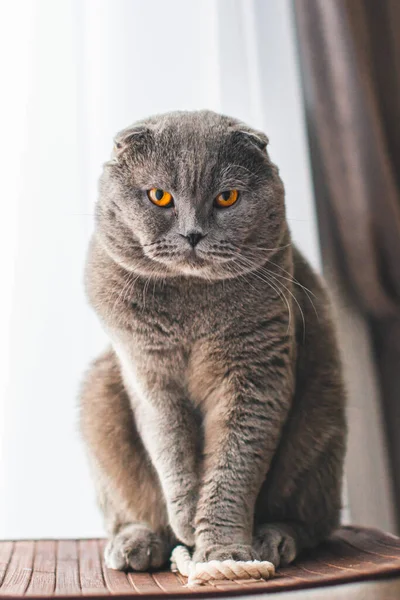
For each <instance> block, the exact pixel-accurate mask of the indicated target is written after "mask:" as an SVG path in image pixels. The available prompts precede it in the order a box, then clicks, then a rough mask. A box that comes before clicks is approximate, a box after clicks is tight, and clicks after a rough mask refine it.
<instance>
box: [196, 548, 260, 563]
mask: <svg viewBox="0 0 400 600" xmlns="http://www.w3.org/2000/svg"><path fill="white" fill-rule="evenodd" d="M258 559H259V556H258V554H257V552H256V550H255V549H254V548H253V547H252V546H247V545H245V544H227V545H225V546H224V545H220V544H211V545H209V546H205V547H202V548H197V549H196V551H195V553H194V556H193V560H194V561H195V562H209V561H210V560H220V561H222V560H241V561H248V560H258Z"/></svg>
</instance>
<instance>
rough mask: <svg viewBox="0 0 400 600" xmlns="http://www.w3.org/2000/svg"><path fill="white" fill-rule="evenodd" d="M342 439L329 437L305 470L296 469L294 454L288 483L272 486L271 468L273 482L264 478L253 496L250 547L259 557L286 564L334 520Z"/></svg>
mask: <svg viewBox="0 0 400 600" xmlns="http://www.w3.org/2000/svg"><path fill="white" fill-rule="evenodd" d="M340 444H341V445H342V446H343V441H340V440H339V439H338V437H336V439H335V440H332V444H329V445H328V446H327V448H326V451H325V452H324V453H323V454H322V455H321V456H319V457H318V459H317V460H316V461H315V462H313V464H312V465H310V466H309V469H308V471H307V472H305V473H304V472H302V473H301V474H300V473H299V472H298V470H297V469H296V462H295V459H294V456H293V457H292V459H293V460H292V465H293V477H292V478H290V479H289V478H288V479H287V480H286V486H284V485H283V486H282V487H279V488H276V487H275V486H274V483H275V482H274V481H273V480H274V477H273V476H274V473H275V469H273V471H272V473H271V475H272V478H271V479H272V481H271V483H272V486H271V487H269V486H268V481H267V482H266V484H265V488H264V486H263V488H262V490H261V493H260V496H259V498H258V500H257V508H256V519H257V520H258V524H256V526H255V528H254V537H253V547H254V549H255V551H256V552H257V554H258V555H259V557H260V559H261V560H269V561H270V562H272V563H273V564H274V565H275V567H279V566H285V565H288V564H289V563H291V562H292V561H293V560H294V559H295V558H296V556H297V555H298V554H299V553H300V552H301V551H302V550H305V549H310V548H313V547H315V546H317V545H318V543H319V542H321V541H322V540H323V539H325V538H327V537H328V536H329V534H330V533H331V532H332V531H333V530H334V529H335V528H336V527H337V526H338V524H339V521H340V507H341V477H342V461H343V448H340ZM304 458H306V457H305V456H304ZM276 467H277V468H279V460H278V461H277V463H276ZM296 476H299V479H297V480H296ZM276 482H277V481H276ZM277 483H278V482H277ZM280 483H283V482H282V480H280ZM263 519H265V522H262V521H263Z"/></svg>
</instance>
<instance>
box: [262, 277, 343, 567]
mask: <svg viewBox="0 0 400 600" xmlns="http://www.w3.org/2000/svg"><path fill="white" fill-rule="evenodd" d="M302 275H303V278H302V279H301V281H302V283H304V285H306V286H307V287H308V288H310V289H311V290H312V291H313V292H315V295H316V297H318V298H320V299H321V300H320V302H319V304H317V300H316V299H314V302H315V303H316V311H317V315H318V316H317V315H316V313H315V312H314V309H313V307H312V306H311V303H310V301H309V299H307V298H305V296H304V294H299V296H298V299H299V302H300V303H301V305H302V306H303V312H304V317H305V323H306V329H305V334H304V337H303V331H302V328H301V327H300V329H299V338H300V340H299V343H298V358H297V363H298V375H297V386H296V394H295V397H294V401H293V404H292V407H291V410H290V412H289V415H288V419H287V423H286V425H285V427H284V430H283V434H282V438H281V441H280V444H279V447H278V450H277V453H276V456H275V458H274V461H273V464H272V467H271V470H270V472H269V473H268V475H267V477H266V480H265V482H264V484H263V486H262V488H261V491H260V494H259V497H258V499H257V504H256V511H255V512H256V515H255V516H256V521H255V522H256V527H255V531H254V547H255V549H256V551H257V552H258V553H259V554H260V557H261V558H262V559H264V560H270V561H271V562H273V563H274V564H275V565H276V566H278V565H279V564H282V565H284V564H288V563H289V562H291V561H292V560H293V559H294V558H295V556H297V554H298V553H299V552H300V551H301V550H303V549H307V548H312V547H314V546H316V545H317V544H318V543H319V542H320V541H322V540H323V539H325V538H326V537H328V536H329V535H330V533H331V532H332V531H333V530H334V529H335V528H336V527H337V526H338V524H339V521H340V510H341V506H342V497H341V495H342V477H343V463H344V455H345V446H346V420H345V390H344V386H343V381H342V375H341V366H340V359H339V355H338V349H337V343H336V339H335V332H334V328H333V325H332V323H331V318H330V311H329V307H328V306H327V304H326V301H325V300H324V296H325V295H324V292H323V290H321V289H320V287H319V286H318V281H316V280H315V278H314V276H312V273H311V271H310V270H309V268H308V270H307V271H306V273H302ZM305 275H308V277H307V278H305Z"/></svg>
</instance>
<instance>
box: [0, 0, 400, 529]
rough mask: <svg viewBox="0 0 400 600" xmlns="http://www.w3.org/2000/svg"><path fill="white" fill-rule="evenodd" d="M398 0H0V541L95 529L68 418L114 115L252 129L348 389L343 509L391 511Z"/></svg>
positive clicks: (391, 518) (397, 369) (83, 342)
mask: <svg viewBox="0 0 400 600" xmlns="http://www.w3.org/2000/svg"><path fill="white" fill-rule="evenodd" d="M399 31H400V3H399V2H397V0H380V1H379V2H378V1H377V0H294V1H292V0H190V1H188V0H57V2H54V0H14V1H13V2H2V3H0V74H1V82H2V93H1V95H0V131H1V140H2V143H1V144H0V171H1V209H2V210H1V218H0V273H1V279H0V281H1V292H0V332H1V335H0V436H1V442H0V538H29V537H38V538H46V537H89V536H100V535H102V534H103V528H102V523H101V519H100V515H99V513H98V510H97V507H96V504H95V498H94V490H93V486H92V482H91V480H90V478H89V472H88V467H87V464H86V458H85V454H84V451H83V447H82V445H81V443H80V440H79V435H78V427H77V417H78V414H77V396H78V390H79V385H80V381H81V380H82V374H83V372H84V371H85V369H86V368H87V365H88V363H89V361H90V360H91V359H92V358H94V357H95V356H96V354H98V353H99V352H100V351H101V350H102V349H103V347H104V346H105V345H106V343H107V340H106V337H105V335H104V334H103V332H102V331H101V328H100V325H99V323H98V322H97V319H96V317H95V316H94V314H93V313H92V311H91V310H90V308H89V307H88V304H87V302H86V299H85V295H84V289H83V266H84V261H85V253H86V248H87V244H88V240H89V238H90V235H91V231H92V227H93V206H94V203H95V200H96V195H97V180H98V177H99V174H100V172H101V166H102V163H103V162H104V161H105V160H107V159H108V157H109V155H110V152H111V149H112V145H113V142H112V139H113V135H114V134H115V133H116V132H117V131H118V130H120V129H122V128H123V127H125V126H127V125H128V124H130V123H132V122H133V121H135V120H137V119H140V118H142V117H145V116H148V115H150V114H153V113H158V112H165V111H168V110H176V109H186V110H193V109H202V108H209V109H213V110H216V111H219V112H223V113H226V114H231V115H233V116H235V117H238V118H240V119H242V120H244V121H247V122H248V123H249V124H251V125H253V126H254V127H257V128H260V129H262V130H264V131H265V132H266V133H267V134H268V136H269V138H270V146H269V151H270V154H271V157H272V159H273V160H274V162H276V163H277V164H278V165H279V168H280V171H281V175H282V178H283V181H284V183H285V187H286V193H287V209H288V219H289V224H290V227H291V230H292V233H293V237H294V240H295V242H296V243H297V244H298V245H299V246H300V248H301V249H302V251H303V252H304V253H305V255H306V256H307V257H308V259H309V260H310V261H311V263H312V264H313V266H314V267H315V268H316V269H318V270H319V271H321V272H322V271H323V272H324V274H325V276H326V278H327V279H328V282H329V284H330V287H331V290H332V295H333V298H334V304H335V314H336V319H337V323H338V327H339V330H340V340H341V346H342V352H343V360H344V366H345V373H346V379H347V383H348V388H349V408H348V417H349V424H350V435H349V451H348V458H347V465H346V495H345V498H344V519H345V520H347V521H349V520H350V521H352V522H357V523H360V524H364V525H372V526H377V527H380V528H382V529H385V530H387V531H391V532H398V525H399V521H400V510H399V509H398V508H396V507H398V506H400V502H399V500H400V317H399V298H400V199H399V197H400V37H399V35H398V32H399Z"/></svg>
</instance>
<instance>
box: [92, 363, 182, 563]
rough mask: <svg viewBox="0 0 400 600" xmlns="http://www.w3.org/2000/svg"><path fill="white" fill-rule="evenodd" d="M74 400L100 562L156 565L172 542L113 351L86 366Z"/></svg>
mask: <svg viewBox="0 0 400 600" xmlns="http://www.w3.org/2000/svg"><path fill="white" fill-rule="evenodd" d="M80 404H81V418H80V424H81V431H82V434H83V438H84V441H85V442H86V445H87V449H88V455H89V458H90V463H91V467H92V471H93V475H94V478H95V485H96V489H97V495H98V501H99V504H100V507H101V510H102V512H103V515H104V519H105V524H106V529H107V533H108V536H109V542H108V544H107V547H106V551H105V560H106V564H107V566H109V567H111V568H114V569H126V568H129V567H130V568H133V569H136V570H147V569H149V568H158V567H161V566H162V565H163V564H165V563H166V562H167V560H168V558H169V556H170V552H171V549H172V547H173V545H174V543H175V541H174V539H173V536H172V534H171V532H170V530H169V527H168V517H167V512H166V507H165V501H164V498H163V495H162V492H161V489H160V485H159V482H158V478H157V475H156V473H155V471H154V469H153V467H152V465H151V461H150V460H149V457H148V455H147V453H146V451H145V449H144V447H143V444H142V441H141V439H140V436H139V434H138V432H137V429H136V425H135V421H134V417H133V414H132V410H131V407H130V403H129V398H128V396H127V394H126V391H125V388H124V385H123V382H122V378H121V375H120V370H119V366H118V364H117V361H116V358H115V355H114V354H113V352H108V353H106V354H104V355H103V356H101V357H100V358H99V359H98V360H97V361H95V363H94V364H93V365H92V366H91V368H90V370H89V372H88V374H87V377H86V381H85V384H84V386H83V389H82V394H81V400H80Z"/></svg>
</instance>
